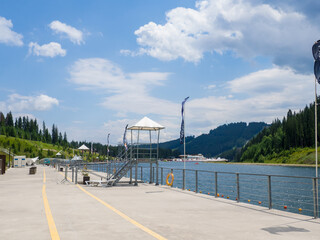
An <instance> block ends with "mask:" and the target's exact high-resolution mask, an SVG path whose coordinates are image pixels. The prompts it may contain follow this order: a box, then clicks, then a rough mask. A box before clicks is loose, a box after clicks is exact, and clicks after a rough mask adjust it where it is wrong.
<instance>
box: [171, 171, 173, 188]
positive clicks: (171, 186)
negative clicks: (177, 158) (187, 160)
mask: <svg viewBox="0 0 320 240" xmlns="http://www.w3.org/2000/svg"><path fill="white" fill-rule="evenodd" d="M171 173H172V174H173V169H171ZM171 187H173V181H172V185H171Z"/></svg>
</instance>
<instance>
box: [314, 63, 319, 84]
mask: <svg viewBox="0 0 320 240" xmlns="http://www.w3.org/2000/svg"><path fill="white" fill-rule="evenodd" d="M314 76H315V77H316V79H317V81H318V83H319V84H320V59H317V60H315V61H314Z"/></svg>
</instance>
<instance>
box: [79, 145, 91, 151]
mask: <svg viewBox="0 0 320 240" xmlns="http://www.w3.org/2000/svg"><path fill="white" fill-rule="evenodd" d="M78 150H82V151H88V150H89V148H88V147H87V146H86V145H84V144H82V145H81V147H79V148H78Z"/></svg>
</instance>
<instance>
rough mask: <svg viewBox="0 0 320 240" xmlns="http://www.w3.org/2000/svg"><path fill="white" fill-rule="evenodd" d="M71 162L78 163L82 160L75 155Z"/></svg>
mask: <svg viewBox="0 0 320 240" xmlns="http://www.w3.org/2000/svg"><path fill="white" fill-rule="evenodd" d="M71 160H73V161H79V160H82V158H81V157H80V156H77V155H75V156H74V157H73V158H72V159H71Z"/></svg>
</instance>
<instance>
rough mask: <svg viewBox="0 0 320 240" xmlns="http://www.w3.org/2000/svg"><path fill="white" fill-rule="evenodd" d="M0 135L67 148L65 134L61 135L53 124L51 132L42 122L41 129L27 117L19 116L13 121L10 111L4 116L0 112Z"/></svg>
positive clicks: (33, 120)
mask: <svg viewBox="0 0 320 240" xmlns="http://www.w3.org/2000/svg"><path fill="white" fill-rule="evenodd" d="M0 135H6V136H7V137H18V138H22V139H27V140H33V141H41V142H44V143H51V144H54V145H60V146H63V147H68V146H69V143H68V139H67V133H66V132H64V134H63V135H62V133H61V132H59V131H58V127H57V126H56V125H55V124H53V125H52V128H51V131H49V129H48V128H47V127H46V124H45V122H44V121H43V122H42V128H40V127H39V124H38V122H37V119H32V118H29V117H28V116H23V117H21V116H20V117H18V118H16V119H15V120H14V119H13V116H12V113H11V111H10V112H8V113H7V114H6V116H5V115H4V114H3V113H2V112H0Z"/></svg>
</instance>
